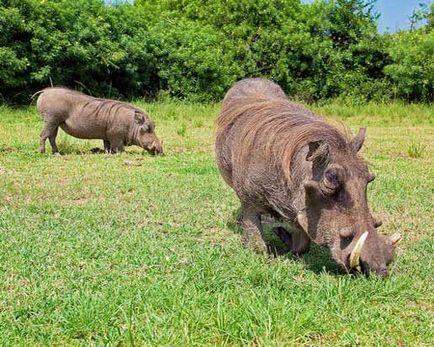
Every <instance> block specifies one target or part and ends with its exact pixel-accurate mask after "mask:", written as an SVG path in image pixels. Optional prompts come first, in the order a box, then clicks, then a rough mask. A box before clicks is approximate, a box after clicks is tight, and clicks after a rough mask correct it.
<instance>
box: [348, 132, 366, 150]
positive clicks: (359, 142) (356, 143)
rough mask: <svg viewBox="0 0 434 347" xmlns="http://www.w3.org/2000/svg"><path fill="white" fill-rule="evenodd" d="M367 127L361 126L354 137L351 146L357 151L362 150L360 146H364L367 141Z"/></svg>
mask: <svg viewBox="0 0 434 347" xmlns="http://www.w3.org/2000/svg"><path fill="white" fill-rule="evenodd" d="M365 135H366V128H360V129H359V133H358V134H357V135H356V137H354V139H352V141H351V147H352V148H353V150H354V151H355V152H358V151H360V148H362V146H363V142H365Z"/></svg>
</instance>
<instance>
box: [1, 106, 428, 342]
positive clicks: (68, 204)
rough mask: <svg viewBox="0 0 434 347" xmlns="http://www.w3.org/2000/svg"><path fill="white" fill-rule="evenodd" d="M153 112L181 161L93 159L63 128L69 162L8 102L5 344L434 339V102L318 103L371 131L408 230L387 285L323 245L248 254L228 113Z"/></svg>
mask: <svg viewBox="0 0 434 347" xmlns="http://www.w3.org/2000/svg"><path fill="white" fill-rule="evenodd" d="M138 105H139V106H141V107H143V108H144V109H146V110H148V111H149V112H150V113H151V115H152V116H153V118H154V120H155V121H156V124H157V133H158V135H159V136H160V138H162V139H164V145H165V150H166V154H167V155H166V156H164V157H152V156H150V155H148V154H143V153H142V152H141V151H140V150H139V149H138V148H133V147H130V148H128V149H127V151H126V152H125V153H122V154H120V155H105V154H91V153H90V149H91V148H92V147H95V146H99V147H102V142H101V143H100V141H83V140H78V139H74V138H71V137H69V136H67V135H65V134H64V133H63V132H61V131H60V132H59V148H60V149H61V150H62V151H63V152H64V153H65V155H64V156H61V157H58V156H53V155H51V154H46V155H40V154H38V153H37V148H38V135H39V132H40V129H41V121H40V118H39V116H38V115H37V113H36V111H35V109H34V108H33V107H30V108H26V109H15V110H12V109H10V108H6V107H4V108H0V244H1V248H0V267H1V269H0V344H1V345H23V346H24V345H26V346H30V345H48V344H50V345H89V344H90V345H102V344H110V345H118V344H120V345H165V346H195V345H210V346H212V345H250V346H291V345H299V346H311V345H321V346H355V345H360V346H432V345H433V344H434V326H433V321H434V276H433V251H434V249H433V248H434V245H433V242H434V233H433V231H434V230H433V229H434V223H433V215H434V206H433V204H434V203H433V188H434V187H433V184H434V153H433V148H434V124H433V123H434V106H420V105H401V104H391V105H376V104H369V105H365V106H360V107H355V106H354V107H348V106H342V105H337V104H329V105H323V106H314V107H313V108H314V109H315V110H316V111H317V112H318V113H319V114H323V115H326V116H328V117H331V118H332V119H333V121H336V122H340V121H343V122H344V123H345V124H346V125H348V127H349V129H351V131H352V132H355V131H356V130H357V128H358V127H359V126H361V125H367V126H368V138H367V142H366V146H365V147H364V150H363V154H364V156H365V158H366V159H368V160H369V162H370V163H371V166H372V171H373V172H375V173H376V174H377V180H376V181H375V182H374V183H373V184H372V185H371V186H370V190H369V196H370V203H371V207H372V210H373V211H374V215H377V216H380V217H381V218H383V220H384V222H385V223H384V225H383V227H382V228H381V229H380V230H381V231H382V232H384V233H392V232H395V231H399V232H401V233H402V234H403V236H404V240H403V242H402V243H401V244H400V247H399V249H398V251H397V257H396V261H395V262H394V263H393V265H392V266H391V268H390V270H391V276H390V277H389V278H387V279H385V280H379V279H377V278H375V277H369V278H365V277H358V278H352V277H350V276H348V275H345V274H343V273H342V272H340V271H339V270H338V269H336V267H335V266H334V265H333V263H332V262H331V261H330V259H329V256H328V254H327V252H326V251H325V250H324V249H322V248H319V247H313V249H312V250H311V252H310V253H309V254H307V255H306V256H304V257H303V258H302V259H295V258H293V257H291V256H290V255H285V256H281V257H278V258H277V259H266V258H264V257H262V256H260V255H256V254H254V253H252V252H251V251H249V250H246V249H244V248H243V247H242V246H241V242H240V228H239V227H238V226H237V225H236V223H235V220H236V215H237V209H238V208H239V202H238V201H237V199H236V197H235V196H234V194H233V192H232V191H231V190H230V189H229V188H228V187H227V186H226V185H225V184H224V182H223V180H222V179H221V178H220V175H219V173H218V170H217V167H216V163H215V160H214V156H213V124H214V120H215V118H216V115H217V113H218V108H219V107H218V105H188V104H182V103H180V104H177V103H166V104H143V103H138ZM47 146H49V144H48V143H47ZM47 148H50V147H47Z"/></svg>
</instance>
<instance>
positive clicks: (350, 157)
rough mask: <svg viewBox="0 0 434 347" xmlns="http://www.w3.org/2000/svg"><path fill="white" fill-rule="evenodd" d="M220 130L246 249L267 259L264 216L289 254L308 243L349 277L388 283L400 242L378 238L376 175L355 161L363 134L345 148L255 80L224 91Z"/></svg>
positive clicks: (273, 88)
mask: <svg viewBox="0 0 434 347" xmlns="http://www.w3.org/2000/svg"><path fill="white" fill-rule="evenodd" d="M217 125H218V128H217V139H216V154H217V162H218V166H219V169H220V172H221V174H222V176H223V178H224V180H225V181H226V182H227V183H228V184H229V185H230V186H231V187H232V188H233V189H234V191H235V192H236V194H237V195H238V197H239V199H240V201H241V219H242V224H243V229H244V231H243V242H244V244H245V245H247V246H249V247H252V248H254V249H256V250H259V251H261V252H266V250H267V247H266V244H265V242H264V240H263V237H262V232H263V231H262V223H261V219H262V220H263V216H266V215H268V216H271V217H272V218H274V219H275V220H277V221H279V222H282V223H283V225H286V227H285V228H282V227H279V228H275V229H274V231H275V233H276V234H277V235H278V236H279V237H280V239H281V240H282V241H283V242H284V243H285V244H286V245H287V246H288V248H289V249H290V251H292V252H293V253H294V254H301V253H304V252H306V251H308V249H309V246H310V242H311V240H312V241H314V242H315V243H317V244H319V245H323V246H327V247H328V248H329V249H330V251H331V255H332V257H333V259H334V260H335V261H336V263H337V264H339V265H340V266H341V267H343V268H344V269H346V270H347V271H348V272H356V271H361V272H363V273H366V274H367V273H369V272H370V271H373V272H375V273H377V274H378V275H380V276H386V275H387V265H388V264H389V263H390V262H391V261H392V259H393V249H394V247H395V246H396V244H397V243H398V242H399V241H400V239H401V236H400V235H399V234H394V235H392V236H390V237H387V236H382V235H379V234H378V233H377V232H376V228H377V227H379V226H380V225H381V222H380V221H377V220H375V219H374V218H373V216H372V215H371V213H370V211H369V207H368V201H367V185H368V183H369V182H371V181H372V180H373V179H374V175H373V174H372V173H370V172H369V171H368V167H367V165H366V163H365V162H364V161H363V160H362V159H360V157H359V156H358V155H357V152H358V151H359V150H360V148H361V147H362V144H363V141H364V137H365V129H360V131H359V133H358V135H357V136H356V137H355V138H353V139H352V140H349V139H347V138H346V137H345V136H344V135H343V134H342V133H341V132H339V131H338V130H337V129H336V128H335V127H333V126H331V125H330V124H328V123H327V122H325V121H324V120H323V119H321V118H320V117H317V116H315V115H314V114H313V113H312V112H310V111H308V110H307V109H306V108H304V107H303V106H301V105H298V104H294V103H291V102H289V100H288V98H287V97H286V95H285V93H284V92H283V91H282V89H281V88H280V87H279V86H278V85H277V84H275V83H273V82H271V81H268V80H265V79H259V78H253V79H246V80H242V81H240V82H238V83H236V84H235V85H234V86H233V87H232V88H231V89H230V90H229V91H228V93H227V94H226V96H225V98H224V100H223V105H222V112H221V114H220V116H219V118H218V123H217ZM261 216H262V218H261Z"/></svg>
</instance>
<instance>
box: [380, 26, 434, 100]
mask: <svg viewBox="0 0 434 347" xmlns="http://www.w3.org/2000/svg"><path fill="white" fill-rule="evenodd" d="M389 47H390V48H389V50H388V52H389V54H390V57H391V60H392V63H391V64H389V65H387V66H386V67H385V72H386V75H387V76H388V77H389V78H390V79H391V80H392V81H393V95H394V96H395V97H397V98H403V99H407V100H417V101H432V100H433V99H434V30H426V29H419V30H416V31H413V32H400V33H398V34H395V35H392V36H391V37H390V44H389Z"/></svg>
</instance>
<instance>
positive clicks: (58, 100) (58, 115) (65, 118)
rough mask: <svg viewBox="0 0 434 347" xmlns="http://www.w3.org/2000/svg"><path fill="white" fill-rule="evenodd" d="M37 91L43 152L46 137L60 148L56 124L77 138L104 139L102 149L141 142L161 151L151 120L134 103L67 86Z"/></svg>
mask: <svg viewBox="0 0 434 347" xmlns="http://www.w3.org/2000/svg"><path fill="white" fill-rule="evenodd" d="M36 94H40V95H39V97H38V101H37V108H38V111H39V112H40V113H41V115H42V117H43V119H44V128H43V129H42V132H41V136H40V146H39V152H41V153H44V152H45V141H46V140H47V138H48V139H49V141H50V145H51V148H52V150H53V153H58V152H59V149H58V148H57V145H56V136H57V131H58V130H59V127H61V128H62V129H63V130H64V131H65V132H66V133H67V134H69V135H71V136H74V137H78V138H80V139H101V140H103V141H104V150H105V151H106V152H108V153H116V152H120V151H123V149H124V146H130V145H136V146H140V147H142V148H143V149H145V150H147V151H148V152H150V153H152V154H162V153H163V148H162V146H161V143H160V140H158V138H157V136H156V135H155V125H154V123H153V122H152V120H151V119H150V117H149V115H148V114H147V113H146V112H144V111H142V110H141V109H139V108H137V107H134V106H132V105H130V104H127V103H125V102H121V101H116V100H108V99H99V98H94V97H91V96H88V95H85V94H83V93H80V92H76V91H73V90H70V89H66V88H46V89H43V90H41V91H39V92H38V93H36ZM36 94H35V95H36Z"/></svg>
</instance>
